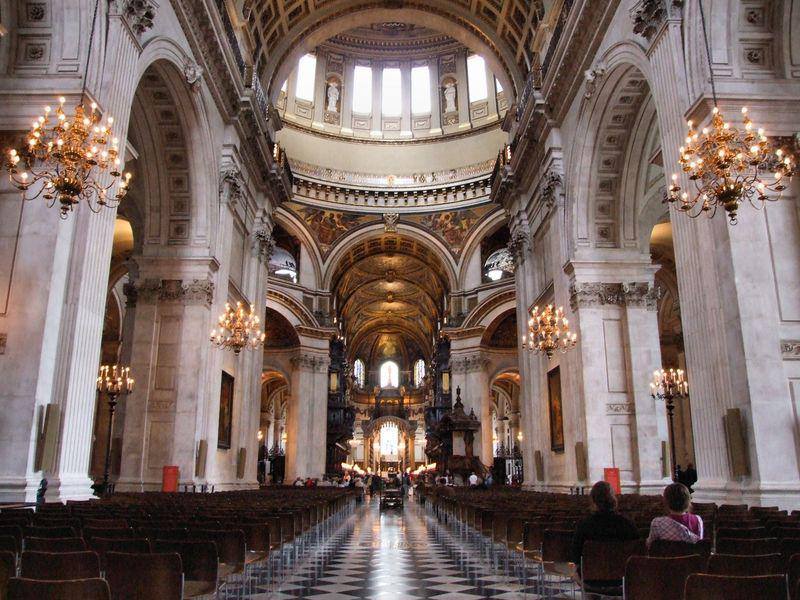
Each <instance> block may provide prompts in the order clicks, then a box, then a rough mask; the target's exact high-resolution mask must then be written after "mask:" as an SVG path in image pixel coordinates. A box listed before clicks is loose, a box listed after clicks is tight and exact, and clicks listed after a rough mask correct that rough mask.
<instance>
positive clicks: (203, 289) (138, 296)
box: [123, 279, 214, 306]
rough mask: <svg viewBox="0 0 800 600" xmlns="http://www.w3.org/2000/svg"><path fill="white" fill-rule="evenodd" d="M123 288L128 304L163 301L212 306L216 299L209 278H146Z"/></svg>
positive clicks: (212, 284)
mask: <svg viewBox="0 0 800 600" xmlns="http://www.w3.org/2000/svg"><path fill="white" fill-rule="evenodd" d="M123 289H124V292H125V295H126V297H127V298H128V302H127V304H128V306H131V305H133V306H135V305H136V304H138V303H141V304H156V303H161V302H164V303H181V304H186V305H205V306H211V303H212V302H213V301H214V283H213V282H212V281H209V280H207V279H193V280H191V281H189V282H187V283H184V282H183V281H182V280H180V279H145V280H144V281H142V282H139V283H135V284H133V283H129V284H126V285H125V287H124V288H123ZM131 302H132V303H133V304H131Z"/></svg>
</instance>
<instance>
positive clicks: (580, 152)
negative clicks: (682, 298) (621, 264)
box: [568, 42, 655, 248]
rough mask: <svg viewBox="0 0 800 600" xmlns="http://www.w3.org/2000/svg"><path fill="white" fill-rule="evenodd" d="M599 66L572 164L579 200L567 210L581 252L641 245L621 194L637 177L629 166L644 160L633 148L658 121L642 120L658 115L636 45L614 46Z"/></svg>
mask: <svg viewBox="0 0 800 600" xmlns="http://www.w3.org/2000/svg"><path fill="white" fill-rule="evenodd" d="M596 64H597V65H602V67H603V69H605V72H604V73H605V74H604V75H603V76H602V77H603V79H602V83H601V85H600V86H599V89H597V90H596V91H595V92H594V93H593V94H591V98H590V99H589V100H587V101H584V102H583V104H582V106H581V109H580V114H579V117H578V123H577V127H576V130H578V131H585V132H586V135H585V136H584V137H583V139H582V143H579V144H576V145H575V146H574V148H573V150H572V152H571V154H570V157H569V161H568V164H569V167H568V172H569V173H570V174H571V177H568V181H569V182H570V188H571V189H570V190H569V196H570V197H574V198H575V201H574V202H573V203H571V204H570V205H569V207H568V211H569V212H568V222H569V223H570V231H571V232H572V235H573V243H574V244H575V245H576V247H578V248H580V247H581V246H584V247H601V248H623V247H630V246H638V245H639V244H638V242H636V241H634V240H632V238H631V231H632V230H633V231H635V230H636V229H637V227H636V219H633V220H632V219H631V216H632V215H631V213H632V212H634V211H632V210H631V209H630V206H626V205H625V198H626V194H625V193H624V191H623V189H624V188H625V187H626V183H625V179H626V177H630V176H632V174H633V175H634V176H635V174H636V173H637V169H634V168H632V167H631V163H633V162H634V161H637V159H639V158H640V156H638V155H637V154H636V153H635V152H633V148H634V146H635V145H636V144H639V146H641V145H642V142H641V139H642V135H643V132H645V131H646V128H647V127H649V126H651V125H652V122H653V121H654V120H655V117H654V116H653V118H652V119H643V118H642V115H643V113H644V112H645V109H647V110H652V114H653V115H655V108H654V104H653V102H652V96H651V93H650V83H649V82H650V79H649V73H650V66H649V64H648V62H647V58H646V56H645V55H644V53H643V51H642V49H641V48H640V47H639V46H638V45H636V44H634V43H632V42H624V43H620V44H617V45H615V46H612V47H611V48H610V49H609V50H608V51H607V52H606V53H605V54H604V55H603V56H602V57H600V58H599V59H598V61H597V62H596ZM650 106H652V107H653V108H648V107H650ZM645 121H646V122H645ZM636 166H637V167H638V163H637V165H636ZM632 200H633V201H634V202H635V199H632Z"/></svg>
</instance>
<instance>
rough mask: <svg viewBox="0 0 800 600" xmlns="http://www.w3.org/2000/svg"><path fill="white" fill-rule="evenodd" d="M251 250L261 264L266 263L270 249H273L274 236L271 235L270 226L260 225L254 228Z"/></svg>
mask: <svg viewBox="0 0 800 600" xmlns="http://www.w3.org/2000/svg"><path fill="white" fill-rule="evenodd" d="M252 238H253V252H254V253H255V255H256V257H257V258H258V260H259V261H261V262H262V263H263V264H265V265H266V264H268V263H269V259H270V257H271V256H272V251H273V250H275V238H273V237H272V228H271V227H270V228H268V227H262V228H261V229H256V230H255V231H254V232H253V234H252Z"/></svg>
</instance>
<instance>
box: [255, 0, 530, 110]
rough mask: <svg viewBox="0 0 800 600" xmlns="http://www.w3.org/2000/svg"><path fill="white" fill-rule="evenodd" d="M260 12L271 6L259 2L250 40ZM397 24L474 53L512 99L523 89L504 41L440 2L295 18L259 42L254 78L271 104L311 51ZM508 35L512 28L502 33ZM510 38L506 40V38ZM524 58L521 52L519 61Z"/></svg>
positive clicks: (376, 5)
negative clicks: (347, 35) (372, 27)
mask: <svg viewBox="0 0 800 600" xmlns="http://www.w3.org/2000/svg"><path fill="white" fill-rule="evenodd" d="M265 11H274V7H273V6H272V3H269V2H265V3H264V4H263V7H262V11H261V12H259V13H257V14H254V18H253V19H252V21H251V23H252V24H253V27H252V28H251V35H252V36H253V37H254V38H256V39H258V38H262V37H263V36H262V35H261V34H260V33H259V32H258V31H257V30H255V28H254V25H255V23H256V22H257V21H259V20H260V19H261V18H263V16H264V14H263V13H264V12H265ZM398 20H399V21H402V22H405V23H409V24H412V25H421V26H425V27H429V28H432V29H435V30H437V31H441V32H442V33H446V34H447V35H449V36H450V37H452V38H454V39H456V40H458V41H459V42H461V43H462V44H464V45H465V46H467V47H468V48H470V49H471V50H473V51H474V52H477V53H479V54H481V55H483V56H484V58H485V60H486V62H487V64H488V65H489V67H490V68H491V69H492V71H493V72H494V73H495V74H496V76H497V78H498V79H499V80H500V83H501V84H502V86H503V88H504V89H507V90H509V93H510V94H511V95H512V96H513V97H514V98H516V97H517V96H518V95H519V94H521V91H522V88H523V87H524V84H525V75H524V73H523V71H527V69H528V68H530V65H526V64H520V63H525V62H527V61H526V60H525V59H524V58H520V60H519V61H517V59H516V57H515V52H516V49H515V48H514V49H512V48H511V47H509V44H508V42H507V41H505V40H503V39H499V36H498V35H497V33H496V32H495V31H493V30H492V29H491V28H490V27H487V25H488V22H487V21H486V20H485V19H480V18H478V17H477V15H475V14H472V12H471V11H465V10H454V6H453V5H452V4H451V3H448V2H443V1H442V0H433V1H429V2H404V3H403V4H402V6H400V7H391V8H387V7H386V5H385V3H384V2H378V1H375V0H368V1H365V2H359V3H357V4H353V3H348V4H347V5H345V4H344V3H339V4H338V5H337V4H336V3H330V6H324V7H323V8H321V9H316V10H312V11H309V13H308V14H306V15H301V16H300V17H299V19H298V20H297V22H296V23H294V24H293V25H292V26H291V27H290V29H289V31H288V32H285V33H284V34H281V35H279V36H278V35H274V32H273V35H274V37H275V39H276V40H277V41H276V42H274V43H272V44H271V47H270V42H271V41H272V40H270V39H267V40H263V39H261V40H260V45H264V51H263V52H264V54H265V55H267V58H266V61H265V62H264V64H263V67H262V68H261V69H260V70H259V71H260V72H259V75H260V76H261V77H262V78H263V80H264V83H265V88H266V89H267V90H268V93H269V96H270V98H271V99H272V101H273V102H276V101H277V100H278V96H279V93H280V88H281V85H282V83H283V81H284V80H285V79H286V78H287V77H288V76H289V74H290V73H291V71H292V69H293V68H294V66H295V65H296V63H297V61H298V60H299V59H300V57H301V56H303V54H305V53H307V52H309V51H311V50H313V49H314V48H315V47H316V46H317V45H319V44H321V43H322V42H324V41H325V40H327V39H329V38H331V37H333V36H335V35H337V34H339V33H342V32H344V31H346V30H348V29H351V28H353V27H359V26H365V25H369V24H371V23H379V22H384V21H386V22H393V21H398ZM508 29H509V31H513V28H508ZM509 35H511V34H509ZM524 54H525V52H523V55H524Z"/></svg>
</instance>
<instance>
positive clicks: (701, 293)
mask: <svg viewBox="0 0 800 600" xmlns="http://www.w3.org/2000/svg"><path fill="white" fill-rule="evenodd" d="M696 11H697V7H696V5H694V4H687V5H686V8H685V11H684V12H685V19H687V21H688V22H689V23H690V24H691V25H692V28H690V30H694V31H696V30H697V27H698V25H697V22H698V19H699V17H698V15H697V12H696ZM685 30H686V23H681V22H680V21H679V20H677V19H675V20H673V21H668V22H666V23H665V24H664V25H663V26H662V27H661V28H660V29H659V31H658V33H657V34H656V35H655V36H654V37H653V39H652V41H651V44H650V48H649V51H648V57H649V59H650V63H651V77H652V82H651V89H652V92H653V97H654V99H655V102H656V107H657V110H658V118H659V130H660V133H661V138H662V148H663V149H664V152H663V154H664V162H665V171H666V172H667V174H669V173H671V172H673V171H675V172H678V171H679V169H678V165H677V158H678V151H677V149H678V147H679V146H680V145H681V143H682V141H683V137H684V135H685V132H686V129H685V127H686V123H685V121H686V115H687V113H688V111H689V110H690V109H691V107H692V106H694V105H696V106H697V108H696V110H695V113H694V114H692V117H693V118H694V119H695V120H696V121H698V120H703V119H705V118H706V117H707V115H708V111H709V109H710V102H709V101H706V102H705V103H700V104H698V103H697V102H696V101H697V100H698V99H696V98H690V97H688V92H687V90H689V89H691V90H703V89H706V88H707V81H706V79H705V78H706V77H707V71H705V70H701V71H700V72H698V73H691V75H694V76H695V77H696V80H692V81H687V74H686V71H685V57H684V53H683V48H684V38H683V34H684V31H685ZM698 37H699V36H697V35H695V36H694V37H693V38H691V39H690V43H693V44H699V43H702V42H701V41H699V39H698ZM698 51H699V52H702V49H700V50H698ZM758 105H759V106H758V107H757V110H756V111H751V117H752V118H753V120H754V122H756V123H757V124H766V125H768V127H767V134H768V135H769V134H772V133H774V132H773V131H771V130H770V129H771V127H770V126H769V125H772V126H773V127H775V128H780V131H778V132H777V133H781V134H784V135H785V134H787V133H791V132H794V131H797V130H798V129H800V113H799V112H798V111H797V110H796V104H795V105H793V107H794V108H791V109H788V110H787V106H788V105H787V103H786V102H785V101H781V100H780V99H774V98H771V97H765V98H763V99H761V100H760V101H759V102H758ZM720 106H721V110H722V112H723V113H724V114H725V115H726V116H729V117H731V118H732V117H736V116H737V111H738V108H739V106H740V101H738V100H737V101H735V102H731V103H729V102H727V101H726V100H725V98H721V99H720ZM775 114H780V115H781V118H780V119H776V118H775V116H774V115H775ZM681 185H682V186H683V187H684V188H685V189H687V190H688V189H692V187H693V186H692V185H691V182H689V181H688V180H685V179H684V180H683V181H682V182H681ZM789 206H790V205H789V204H788V203H785V202H783V201H782V202H780V203H778V204H776V205H772V206H770V207H769V208H767V210H766V211H765V212H761V213H759V212H755V211H753V210H752V209H751V208H750V207H749V206H747V205H744V206H742V210H741V214H740V218H739V223H738V224H737V225H735V226H731V225H729V224H728V223H727V222H726V219H725V218H724V216H723V215H721V214H718V215H717V216H716V218H714V219H713V220H708V219H705V218H700V219H697V220H690V219H688V218H687V217H686V216H685V215H683V214H678V213H676V212H675V210H674V209H672V210H671V221H672V225H673V237H674V246H675V257H676V264H677V275H678V284H679V290H680V302H681V319H682V322H683V332H684V343H685V348H686V368H687V375H688V379H689V385H690V402H691V410H692V424H693V434H694V441H695V455H696V459H697V469H698V474H699V481H698V484H697V485H696V486H695V487H696V489H697V496H698V497H699V498H702V499H708V500H716V501H720V502H748V503H754V504H759V503H761V504H768V505H774V504H777V505H780V506H782V507H784V508H787V507H788V508H796V507H797V506H800V504H798V501H797V498H798V492H799V491H800V479H798V442H797V439H796V433H795V426H794V422H795V413H796V409H795V401H794V398H793V396H792V393H791V392H790V385H791V384H792V382H791V381H789V377H788V376H787V373H788V372H789V369H787V363H786V362H785V361H784V357H783V356H782V355H781V345H782V342H783V341H784V338H786V337H789V336H791V335H792V333H791V325H790V323H791V322H792V321H794V320H795V319H796V317H795V316H794V315H797V314H800V306H799V305H798V302H799V301H798V299H797V294H796V293H795V292H794V291H793V290H794V289H796V285H795V284H794V283H793V281H794V279H796V276H795V275H794V265H795V264H796V256H794V255H793V256H792V257H788V256H787V255H785V254H784V253H782V252H781V247H782V245H783V244H787V243H790V242H789V240H791V239H796V238H797V236H798V227H797V224H796V209H795V208H789ZM775 240H779V241H778V242H776V241H775ZM789 364H791V363H789ZM732 408H738V409H739V410H740V411H741V415H742V417H743V420H744V430H745V432H746V446H747V448H746V452H747V455H748V460H749V463H750V474H749V476H734V474H733V472H732V468H731V465H730V464H729V456H728V447H727V443H726V436H725V429H724V426H723V420H722V419H723V416H724V415H725V414H726V412H727V410H728V409H732Z"/></svg>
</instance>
